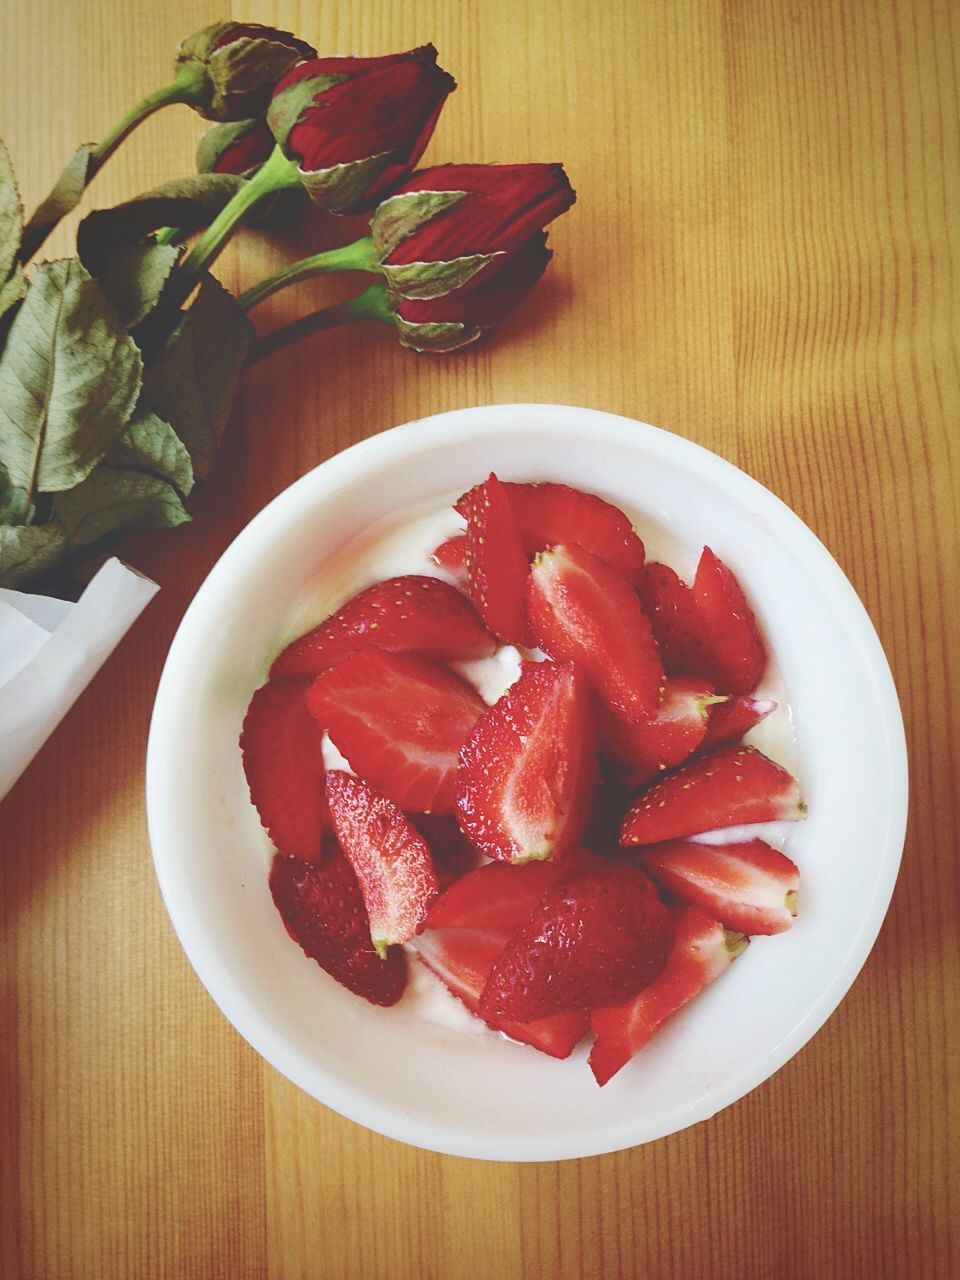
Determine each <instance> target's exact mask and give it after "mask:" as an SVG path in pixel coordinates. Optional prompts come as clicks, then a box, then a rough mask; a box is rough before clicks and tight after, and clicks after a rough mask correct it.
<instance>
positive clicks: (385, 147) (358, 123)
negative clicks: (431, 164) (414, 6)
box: [267, 44, 456, 213]
mask: <svg viewBox="0 0 960 1280" xmlns="http://www.w3.org/2000/svg"><path fill="white" fill-rule="evenodd" d="M455 88H456V82H455V81H454V79H453V77H452V76H450V75H448V74H447V72H446V71H444V70H442V68H440V67H439V66H438V65H437V51H436V49H435V48H434V47H433V45H432V44H428V45H424V46H423V47H422V48H419V49H411V50H410V51H409V52H407V53H398V54H390V55H388V56H387V57H383V58H311V59H309V60H308V61H306V62H301V63H300V64H299V65H298V66H296V67H294V68H293V69H292V70H291V71H289V72H288V73H287V74H286V75H285V76H284V77H283V79H282V80H281V81H280V82H279V83H278V84H277V87H276V90H275V92H274V95H273V101H272V102H271V104H270V110H269V113H268V116H267V120H268V123H269V124H270V127H271V129H272V130H273V133H274V137H275V138H276V140H277V142H279V143H280V145H281V146H282V147H283V150H284V153H285V155H287V156H288V157H289V158H290V159H293V160H295V161H296V162H297V164H298V165H299V167H300V170H301V173H302V176H303V182H304V186H305V187H306V188H307V191H308V193H309V195H310V197H311V199H313V200H314V201H315V202H316V203H317V204H319V205H321V206H323V207H324V208H326V209H330V210H332V211H333V212H335V213H355V212H359V211H361V210H365V209H370V208H372V207H373V206H374V205H375V203H376V202H377V200H378V199H380V197H381V196H382V195H383V194H384V192H386V191H388V190H390V189H391V188H392V187H393V186H394V185H395V184H396V183H397V182H398V181H399V180H400V179H401V178H402V177H403V176H404V174H406V173H408V172H409V171H410V169H412V168H413V166H414V165H415V164H416V163H417V161H418V159H419V158H420V156H421V155H422V154H423V150H424V148H425V147H426V145H427V143H428V141H429V140H430V135H431V134H432V133H433V130H434V126H435V125H436V122H437V117H438V116H439V114H440V110H441V108H442V107H443V104H444V102H445V101H446V98H447V95H448V94H449V93H451V92H452V91H453V90H454V89H455Z"/></svg>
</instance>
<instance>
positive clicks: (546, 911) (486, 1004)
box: [480, 862, 673, 1022]
mask: <svg viewBox="0 0 960 1280" xmlns="http://www.w3.org/2000/svg"><path fill="white" fill-rule="evenodd" d="M672 942H673V922H672V921H671V919H670V915H669V913H668V911H667V909H666V908H665V907H664V906H663V904H662V903H661V902H660V900H659V898H658V897H657V894H656V890H655V889H654V886H653V883H652V882H651V881H650V879H649V878H648V877H647V876H646V875H644V873H643V872H640V871H638V869H637V868H636V867H633V866H631V865H630V864H629V863H626V862H621V863H617V864H614V865H611V866H610V867H608V868H604V869H603V870H601V871H588V872H584V873H581V874H579V875H574V876H571V877H569V878H568V879H564V880H562V881H561V882H560V883H559V884H557V885H555V886H554V887H553V888H551V889H548V890H547V891H546V892H545V893H544V895H543V897H542V898H541V899H540V901H539V902H538V903H537V905H536V906H535V907H534V909H533V912H532V913H531V915H530V918H529V919H528V921H527V923H526V924H525V925H523V926H522V927H521V928H520V929H518V930H517V932H516V933H515V934H514V935H513V937H512V939H511V940H510V942H509V944H508V945H507V948H506V950H505V951H504V952H503V954H502V955H501V956H500V957H499V958H498V959H497V960H496V962H495V963H494V965H493V968H492V969H491V971H490V977H489V979H488V980H487V985H486V987H485V988H484V991H483V996H482V998H481V1001H480V1012H481V1014H482V1015H483V1016H484V1017H487V1018H489V1017H498V1018H516V1019H518V1020H520V1021H523V1022H528V1021H530V1020H531V1019H533V1018H546V1017H549V1016H550V1015H551V1014H554V1013H566V1012H569V1011H570V1010H574V1009H589V1008H592V1007H593V1006H595V1005H598V1004H611V1003H614V1002H615V1001H618V1000H624V999H626V998H627V997H628V996H631V995H634V994H636V992H637V991H639V990H641V989H642V988H643V987H645V986H647V985H648V984H649V983H650V982H652V981H653V979H654V978H655V977H656V976H657V974H658V973H659V972H660V970H661V969H662V968H663V965H664V964H665V962H666V958H667V954H668V952H669V950H670V946H671V944H672Z"/></svg>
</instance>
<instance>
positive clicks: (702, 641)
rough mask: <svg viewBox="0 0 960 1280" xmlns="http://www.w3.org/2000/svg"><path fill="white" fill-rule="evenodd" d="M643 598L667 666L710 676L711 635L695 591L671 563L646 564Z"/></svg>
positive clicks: (682, 672) (673, 672) (679, 672)
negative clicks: (682, 579)
mask: <svg viewBox="0 0 960 1280" xmlns="http://www.w3.org/2000/svg"><path fill="white" fill-rule="evenodd" d="M639 593H640V599H641V600H642V601H643V607H644V609H645V610H646V613H647V616H648V617H649V619H650V623H651V625H652V627H653V634H654V637H655V638H656V641H657V646H658V648H659V650H660V657H661V659H662V661H663V668H664V670H665V671H668V672H669V673H670V674H671V675H692V676H703V677H707V678H709V676H710V673H711V671H712V669H713V663H712V657H711V650H710V637H709V636H708V634H707V628H706V623H705V622H704V619H703V616H702V614H701V613H700V608H699V606H698V605H697V602H696V600H695V599H694V596H693V592H692V591H691V590H690V588H689V587H688V586H687V584H686V583H685V582H681V581H680V579H679V578H678V577H677V575H676V574H675V573H674V571H673V570H672V569H671V568H670V567H669V565H665V564H658V563H656V562H655V561H651V562H650V563H649V564H647V565H645V566H644V570H643V575H642V577H641V579H640V586H639Z"/></svg>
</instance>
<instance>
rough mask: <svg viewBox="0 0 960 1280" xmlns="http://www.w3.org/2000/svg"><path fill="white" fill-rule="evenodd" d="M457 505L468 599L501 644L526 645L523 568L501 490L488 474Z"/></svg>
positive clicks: (521, 553)
mask: <svg viewBox="0 0 960 1280" xmlns="http://www.w3.org/2000/svg"><path fill="white" fill-rule="evenodd" d="M460 501H461V502H462V503H463V504H464V508H465V510H464V511H463V512H462V514H464V515H465V516H466V519H467V534H466V538H467V541H466V547H465V552H464V556H465V561H466V566H467V580H468V582H469V584H470V598H471V600H473V603H474V604H475V605H476V607H477V609H478V611H479V613H480V616H481V617H482V618H483V620H484V622H485V623H486V624H487V626H488V627H489V628H490V630H491V631H493V632H494V634H496V635H498V636H499V637H500V639H501V640H504V641H506V643H507V644H519V645H529V644H530V629H529V626H528V624H527V615H526V608H525V604H524V591H525V589H526V584H527V572H528V568H529V566H528V565H527V557H526V554H525V552H524V550H523V540H522V539H521V537H520V526H519V525H518V524H517V517H516V516H515V515H514V513H513V508H512V507H511V505H510V499H509V498H508V497H507V491H506V489H505V488H504V487H503V484H502V483H501V482H500V481H499V480H498V479H497V477H496V476H495V475H493V474H492V473H491V475H490V476H489V477H488V478H487V479H486V480H484V482H483V484H480V485H477V486H476V487H475V488H473V489H471V490H470V492H469V493H467V494H464V496H463V498H461V500H460ZM458 509H459V504H458Z"/></svg>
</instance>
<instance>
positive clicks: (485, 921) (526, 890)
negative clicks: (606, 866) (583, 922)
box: [427, 849, 602, 930]
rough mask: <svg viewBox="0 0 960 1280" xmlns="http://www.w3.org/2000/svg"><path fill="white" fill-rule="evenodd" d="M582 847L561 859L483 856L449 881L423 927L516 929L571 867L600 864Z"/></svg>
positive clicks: (431, 908)
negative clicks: (515, 860) (517, 860)
mask: <svg viewBox="0 0 960 1280" xmlns="http://www.w3.org/2000/svg"><path fill="white" fill-rule="evenodd" d="M601 865H602V863H601V860H600V859H599V858H597V857H595V856H594V855H593V854H590V853H587V851H586V850H583V849H575V850H571V851H570V853H569V854H568V855H567V857H565V858H563V859H562V860H561V861H560V862H527V863H524V864H523V865H522V866H519V867H514V866H511V865H510V863H508V862H487V863H484V865H483V866H482V867H477V868H476V869H475V870H473V871H470V872H468V874H467V875H465V876H464V877H463V878H462V879H461V880H458V881H457V882H456V884H454V885H451V887H450V888H449V889H447V890H446V892H445V893H442V894H441V895H440V897H439V898H437V899H436V900H435V901H434V903H433V905H432V906H431V907H430V911H429V914H428V915H427V928H428V929H508V930H514V929H519V928H520V926H521V925H522V924H526V922H527V920H529V918H530V913H531V911H533V908H534V907H535V906H536V905H537V903H538V902H539V901H540V899H541V898H542V897H543V895H544V894H545V893H546V891H547V890H548V889H549V888H551V887H552V886H553V885H555V884H556V883H557V881H558V880H561V879H563V878H564V877H565V876H569V875H570V874H571V872H572V871H579V870H586V869H588V868H590V867H597V866H601Z"/></svg>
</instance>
